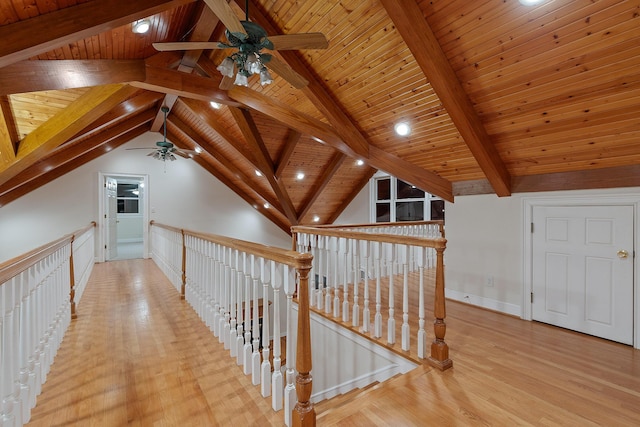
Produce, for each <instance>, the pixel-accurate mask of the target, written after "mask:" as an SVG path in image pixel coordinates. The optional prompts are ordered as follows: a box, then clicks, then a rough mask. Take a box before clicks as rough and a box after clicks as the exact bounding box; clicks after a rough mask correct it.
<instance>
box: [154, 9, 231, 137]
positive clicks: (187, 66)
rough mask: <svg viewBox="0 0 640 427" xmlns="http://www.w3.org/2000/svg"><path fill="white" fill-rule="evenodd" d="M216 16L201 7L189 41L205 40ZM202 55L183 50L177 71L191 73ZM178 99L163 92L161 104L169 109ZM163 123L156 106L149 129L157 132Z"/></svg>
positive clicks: (159, 110) (200, 52) (211, 31)
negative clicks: (153, 118) (154, 115)
mask: <svg viewBox="0 0 640 427" xmlns="http://www.w3.org/2000/svg"><path fill="white" fill-rule="evenodd" d="M218 21H219V20H218V17H217V16H216V15H215V14H214V13H213V12H212V11H211V9H209V8H208V7H203V8H202V11H201V12H200V16H199V17H198V21H197V22H196V24H195V26H194V28H193V31H191V33H190V35H189V41H207V40H209V38H210V37H211V34H213V31H214V30H215V28H216V25H218ZM200 55H202V50H189V51H186V52H184V54H183V55H182V59H181V60H180V65H179V66H178V71H181V72H183V73H187V74H191V73H192V72H193V70H194V67H195V65H196V63H197V62H198V58H200ZM177 100H178V96H177V95H175V94H169V93H168V94H165V97H164V100H163V102H162V105H163V106H165V107H167V108H168V109H169V111H171V109H172V108H173V105H174V104H175V103H176V101H177ZM163 123H164V113H163V112H162V110H161V109H160V108H158V113H157V114H156V118H155V120H154V121H153V124H152V125H151V131H152V132H157V131H158V130H160V128H161V127H162V124H163Z"/></svg>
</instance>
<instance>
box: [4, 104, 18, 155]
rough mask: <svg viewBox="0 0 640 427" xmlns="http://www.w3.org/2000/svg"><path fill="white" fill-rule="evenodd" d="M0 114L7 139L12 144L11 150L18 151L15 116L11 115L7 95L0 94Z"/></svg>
mask: <svg viewBox="0 0 640 427" xmlns="http://www.w3.org/2000/svg"><path fill="white" fill-rule="evenodd" d="M0 114H2V120H4V125H5V130H6V132H7V136H8V137H9V140H10V141H11V143H12V144H13V152H14V153H15V152H17V151H18V142H19V141H20V134H19V133H18V125H17V124H16V118H15V116H14V115H13V111H12V109H11V103H10V102H9V97H8V96H0Z"/></svg>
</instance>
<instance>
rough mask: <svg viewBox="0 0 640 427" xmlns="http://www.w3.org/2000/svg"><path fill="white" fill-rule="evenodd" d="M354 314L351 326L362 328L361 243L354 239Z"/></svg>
mask: <svg viewBox="0 0 640 427" xmlns="http://www.w3.org/2000/svg"><path fill="white" fill-rule="evenodd" d="M351 242H352V243H353V263H352V264H353V313H352V315H351V317H352V321H351V325H353V326H354V327H356V328H357V327H358V326H360V305H359V304H358V287H359V284H360V265H359V261H360V258H359V257H360V241H359V240H355V239H353V240H352V241H351Z"/></svg>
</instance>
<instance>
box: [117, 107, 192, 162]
mask: <svg viewBox="0 0 640 427" xmlns="http://www.w3.org/2000/svg"><path fill="white" fill-rule="evenodd" d="M160 110H161V111H162V112H163V113H164V125H163V127H164V138H163V140H162V141H158V142H156V145H157V147H141V148H127V150H153V151H152V152H151V153H149V154H147V156H151V157H153V158H154V159H157V160H162V161H163V162H166V161H167V160H170V161H174V160H175V159H176V155H177V156H180V157H184V158H185V159H190V158H192V157H193V156H195V155H197V154H198V152H197V151H192V150H182V149H180V148H176V147H175V146H174V145H173V143H171V142H169V141H167V113H168V112H169V107H167V106H162V108H160Z"/></svg>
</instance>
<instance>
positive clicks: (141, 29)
mask: <svg viewBox="0 0 640 427" xmlns="http://www.w3.org/2000/svg"><path fill="white" fill-rule="evenodd" d="M149 28H151V22H149V20H148V19H138V20H137V21H135V22H134V23H133V32H134V33H136V34H144V33H146V32H147V31H149Z"/></svg>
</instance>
